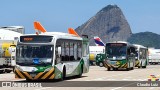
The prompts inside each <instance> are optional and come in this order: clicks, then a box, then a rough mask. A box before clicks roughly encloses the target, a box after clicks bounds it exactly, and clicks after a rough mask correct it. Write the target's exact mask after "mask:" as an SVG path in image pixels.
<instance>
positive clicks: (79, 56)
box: [77, 43, 82, 60]
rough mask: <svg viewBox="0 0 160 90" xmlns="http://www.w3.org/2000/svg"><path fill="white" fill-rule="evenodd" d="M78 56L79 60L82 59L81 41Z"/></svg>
mask: <svg viewBox="0 0 160 90" xmlns="http://www.w3.org/2000/svg"><path fill="white" fill-rule="evenodd" d="M77 53H78V58H77V60H80V59H81V57H82V44H81V43H78V52H77Z"/></svg>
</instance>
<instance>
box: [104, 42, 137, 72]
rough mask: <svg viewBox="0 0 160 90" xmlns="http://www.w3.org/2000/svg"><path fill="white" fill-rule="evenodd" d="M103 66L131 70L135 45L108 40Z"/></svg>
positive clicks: (111, 68) (110, 68) (133, 62)
mask: <svg viewBox="0 0 160 90" xmlns="http://www.w3.org/2000/svg"><path fill="white" fill-rule="evenodd" d="M105 49H106V50H105V51H106V52H105V54H106V59H105V60H104V66H105V67H106V68H107V69H108V71H110V70H118V69H120V68H123V69H126V70H133V69H134V64H135V47H134V46H133V45H132V44H129V43H127V42H123V41H116V42H109V43H106V46H105Z"/></svg>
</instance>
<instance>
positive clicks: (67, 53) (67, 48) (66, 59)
mask: <svg viewBox="0 0 160 90" xmlns="http://www.w3.org/2000/svg"><path fill="white" fill-rule="evenodd" d="M65 61H69V42H65Z"/></svg>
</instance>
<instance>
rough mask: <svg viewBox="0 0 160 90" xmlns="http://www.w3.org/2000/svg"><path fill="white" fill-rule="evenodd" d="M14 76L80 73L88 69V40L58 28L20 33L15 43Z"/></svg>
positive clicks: (31, 77) (54, 76)
mask: <svg viewBox="0 0 160 90" xmlns="http://www.w3.org/2000/svg"><path fill="white" fill-rule="evenodd" d="M16 50H17V52H16V66H15V71H14V73H15V77H16V78H20V79H26V80H39V79H61V80H63V79H64V78H65V77H69V76H75V75H76V76H78V77H81V76H82V73H87V72H88V71H89V43H88V38H87V37H86V36H85V37H83V38H81V37H78V36H75V35H72V34H68V33H59V32H46V33H44V34H40V35H36V34H33V35H32V34H30V35H23V36H20V39H19V41H18V43H17V49H16Z"/></svg>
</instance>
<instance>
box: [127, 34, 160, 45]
mask: <svg viewBox="0 0 160 90" xmlns="http://www.w3.org/2000/svg"><path fill="white" fill-rule="evenodd" d="M127 41H128V42H130V43H132V44H141V45H144V46H146V47H155V48H160V35H158V34H156V33H152V32H140V33H136V34H132V35H131V37H130V38H128V40H127Z"/></svg>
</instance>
